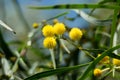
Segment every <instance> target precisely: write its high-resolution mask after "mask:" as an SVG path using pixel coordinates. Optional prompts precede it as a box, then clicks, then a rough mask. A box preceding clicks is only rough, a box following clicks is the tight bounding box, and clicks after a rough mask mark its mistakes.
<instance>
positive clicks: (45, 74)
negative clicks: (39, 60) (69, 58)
mask: <svg viewBox="0 0 120 80" xmlns="http://www.w3.org/2000/svg"><path fill="white" fill-rule="evenodd" d="M88 64H90V63H86V64H81V65H77V66H72V67H63V68H57V69H52V70H49V71H45V72H41V73H37V74H35V75H32V76H30V77H28V78H26V79H24V80H36V79H41V78H44V77H48V76H51V75H56V74H60V73H63V72H67V71H71V70H75V69H79V68H80V67H83V66H87V65H88Z"/></svg>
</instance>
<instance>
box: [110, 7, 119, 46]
mask: <svg viewBox="0 0 120 80" xmlns="http://www.w3.org/2000/svg"><path fill="white" fill-rule="evenodd" d="M118 12H119V10H118V9H115V10H114V15H113V22H112V28H111V38H110V47H112V46H113V37H114V33H115V30H116V26H117V14H118Z"/></svg>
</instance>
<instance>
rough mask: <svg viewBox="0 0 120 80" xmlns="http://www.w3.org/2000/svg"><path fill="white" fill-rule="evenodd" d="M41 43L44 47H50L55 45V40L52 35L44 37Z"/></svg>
mask: <svg viewBox="0 0 120 80" xmlns="http://www.w3.org/2000/svg"><path fill="white" fill-rule="evenodd" d="M43 45H44V47H45V48H49V49H52V48H54V47H55V46H56V40H55V38H54V37H46V38H45V39H44V41H43Z"/></svg>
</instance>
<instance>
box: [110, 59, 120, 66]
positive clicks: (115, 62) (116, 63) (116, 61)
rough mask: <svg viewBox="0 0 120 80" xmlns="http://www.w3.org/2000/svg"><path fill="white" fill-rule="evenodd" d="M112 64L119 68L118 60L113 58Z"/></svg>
mask: <svg viewBox="0 0 120 80" xmlns="http://www.w3.org/2000/svg"><path fill="white" fill-rule="evenodd" d="M112 62H113V64H114V65H117V66H120V60H119V59H115V58H113V60H112Z"/></svg>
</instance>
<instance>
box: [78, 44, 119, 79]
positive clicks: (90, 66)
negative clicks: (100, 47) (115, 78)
mask: <svg viewBox="0 0 120 80" xmlns="http://www.w3.org/2000/svg"><path fill="white" fill-rule="evenodd" d="M118 48H120V45H118V46H115V47H113V48H110V49H108V50H106V51H105V52H103V53H102V54H101V56H100V57H98V58H96V59H95V60H94V61H93V62H92V63H91V64H90V65H89V66H88V68H87V69H86V70H85V72H84V73H83V74H82V75H81V76H80V78H79V79H78V80H85V79H86V77H87V74H89V72H90V71H92V70H93V68H94V67H95V65H97V63H98V62H99V61H100V60H101V59H103V58H104V57H105V56H107V55H110V54H113V53H112V52H113V51H114V50H116V49H118ZM117 58H118V57H117ZM119 58H120V57H119Z"/></svg>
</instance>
